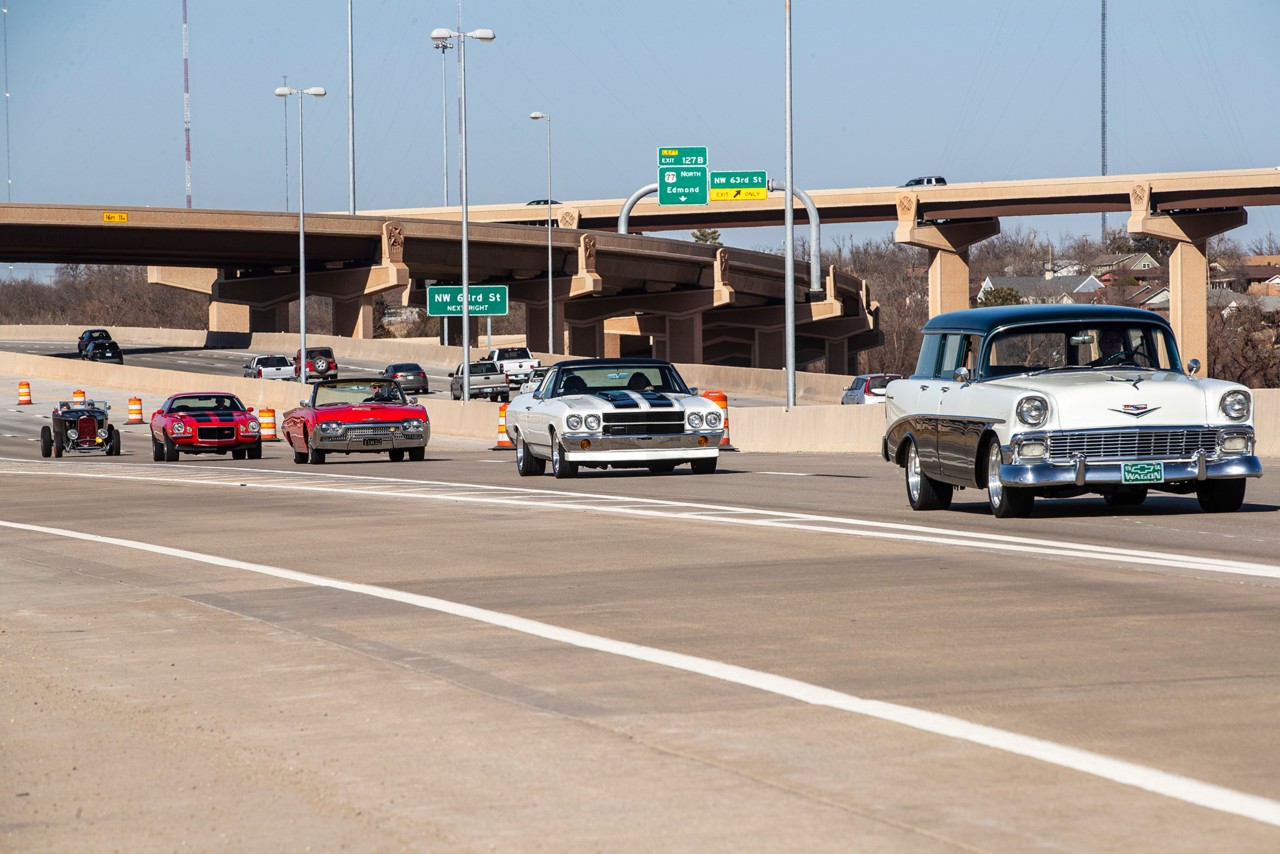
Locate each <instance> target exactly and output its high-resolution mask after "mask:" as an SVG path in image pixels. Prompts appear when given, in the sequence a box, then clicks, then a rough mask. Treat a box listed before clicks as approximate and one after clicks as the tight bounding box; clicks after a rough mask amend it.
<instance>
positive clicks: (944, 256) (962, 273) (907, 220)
mask: <svg viewBox="0 0 1280 854" xmlns="http://www.w3.org/2000/svg"><path fill="white" fill-rule="evenodd" d="M999 233H1000V220H998V219H994V218H993V219H971V220H953V221H950V222H936V223H929V222H925V221H923V220H922V219H921V218H920V197H919V196H917V195H915V194H914V193H904V194H903V195H901V196H899V197H898V226H897V228H896V229H894V232H893V239H894V240H895V241H897V242H898V243H905V244H908V245H910V246H920V247H923V248H925V249H928V250H929V316H930V317H934V316H936V315H939V314H943V313H945V312H948V311H960V310H961V309H966V308H968V307H969V247H970V246H972V245H973V244H975V243H980V242H981V241H983V240H986V239H987V238H988V237H994V236H995V235H997V234H999Z"/></svg>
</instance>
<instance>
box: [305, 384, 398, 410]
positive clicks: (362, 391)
mask: <svg viewBox="0 0 1280 854" xmlns="http://www.w3.org/2000/svg"><path fill="white" fill-rule="evenodd" d="M314 401H315V405H316V406H334V405H341V404H349V403H405V399H404V394H403V393H402V392H401V391H400V386H399V385H397V384H396V383H394V382H392V381H390V380H341V381H339V382H330V383H321V384H319V385H317V386H316V393H315V398H314Z"/></svg>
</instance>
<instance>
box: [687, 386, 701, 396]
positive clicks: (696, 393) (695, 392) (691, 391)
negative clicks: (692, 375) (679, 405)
mask: <svg viewBox="0 0 1280 854" xmlns="http://www.w3.org/2000/svg"><path fill="white" fill-rule="evenodd" d="M689 394H691V395H693V396H694V397H697V396H698V394H699V392H698V388H697V386H694V387H692V388H690V389H689Z"/></svg>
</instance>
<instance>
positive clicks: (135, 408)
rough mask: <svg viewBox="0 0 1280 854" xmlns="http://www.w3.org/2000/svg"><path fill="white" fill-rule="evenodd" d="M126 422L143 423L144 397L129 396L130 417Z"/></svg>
mask: <svg viewBox="0 0 1280 854" xmlns="http://www.w3.org/2000/svg"><path fill="white" fill-rule="evenodd" d="M124 423H125V424H141V423H142V398H140V397H131V398H129V418H128V420H127V421H125V422H124Z"/></svg>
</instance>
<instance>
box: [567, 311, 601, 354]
mask: <svg viewBox="0 0 1280 854" xmlns="http://www.w3.org/2000/svg"><path fill="white" fill-rule="evenodd" d="M603 353H604V321H603V320H600V321H595V322H593V323H571V324H569V352H568V355H570V356H583V357H589V358H598V357H599V356H600V355H601V354H603Z"/></svg>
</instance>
